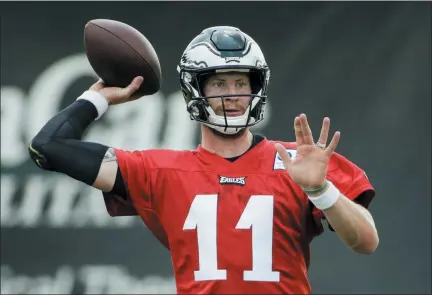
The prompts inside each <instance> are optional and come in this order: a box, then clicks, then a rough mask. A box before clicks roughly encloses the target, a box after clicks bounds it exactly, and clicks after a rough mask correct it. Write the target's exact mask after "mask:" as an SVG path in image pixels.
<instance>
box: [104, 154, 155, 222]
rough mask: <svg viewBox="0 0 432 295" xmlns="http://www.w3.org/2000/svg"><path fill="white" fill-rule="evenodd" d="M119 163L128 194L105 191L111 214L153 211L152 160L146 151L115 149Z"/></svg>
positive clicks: (125, 214)
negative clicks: (114, 193)
mask: <svg viewBox="0 0 432 295" xmlns="http://www.w3.org/2000/svg"><path fill="white" fill-rule="evenodd" d="M115 154H116V157H117V163H118V165H119V169H120V173H121V175H122V178H123V181H124V184H125V187H126V192H127V196H126V197H122V196H116V195H113V194H110V193H104V194H103V196H104V201H105V206H106V208H107V211H108V213H109V214H110V215H111V216H134V215H142V214H140V212H139V211H142V210H144V211H152V208H151V198H150V196H151V190H150V186H151V185H150V178H151V176H150V171H151V169H152V167H151V161H150V159H149V157H150V156H149V154H148V153H146V151H125V150H121V149H115Z"/></svg>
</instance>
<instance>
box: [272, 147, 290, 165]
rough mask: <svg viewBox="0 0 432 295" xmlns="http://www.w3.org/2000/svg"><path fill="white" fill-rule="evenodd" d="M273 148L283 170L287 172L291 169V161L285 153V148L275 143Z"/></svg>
mask: <svg viewBox="0 0 432 295" xmlns="http://www.w3.org/2000/svg"><path fill="white" fill-rule="evenodd" d="M275 148H276V151H277V153H278V154H279V156H280V157H281V159H282V162H283V164H284V167H285V170H289V169H290V168H291V161H292V160H291V157H290V155H289V154H288V152H287V151H286V149H285V147H284V146H283V145H281V144H280V143H276V144H275Z"/></svg>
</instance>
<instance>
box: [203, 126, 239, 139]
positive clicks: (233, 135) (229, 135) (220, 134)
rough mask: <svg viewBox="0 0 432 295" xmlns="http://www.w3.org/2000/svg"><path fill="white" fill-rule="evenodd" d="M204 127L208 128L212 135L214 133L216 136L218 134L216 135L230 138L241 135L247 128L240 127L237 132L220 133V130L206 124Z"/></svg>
mask: <svg viewBox="0 0 432 295" xmlns="http://www.w3.org/2000/svg"><path fill="white" fill-rule="evenodd" d="M204 127H205V128H208V129H210V131H211V132H212V133H213V134H214V135H216V136H218V137H220V138H230V139H235V138H239V137H242V136H243V135H244V134H245V133H246V132H247V128H242V129H241V130H240V131H239V132H237V133H234V134H226V133H222V132H220V131H217V130H215V129H213V128H211V127H208V126H206V125H204Z"/></svg>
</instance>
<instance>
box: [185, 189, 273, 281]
mask: <svg viewBox="0 0 432 295" xmlns="http://www.w3.org/2000/svg"><path fill="white" fill-rule="evenodd" d="M217 203H218V195H197V196H195V199H194V200H193V202H192V204H191V207H190V209H189V214H188V216H187V217H186V221H185V223H184V226H183V230H194V229H196V231H197V236H198V261H199V270H197V271H195V273H194V275H195V280H196V281H207V280H226V278H227V271H226V269H218V266H217V261H218V259H217V241H216V238H217V207H218V206H217ZM273 206H274V198H273V196H268V195H254V196H251V198H250V199H249V201H248V203H247V205H246V208H245V209H244V211H243V213H242V215H241V216H240V219H239V221H238V223H237V225H236V229H240V230H241V229H244V230H247V229H252V270H245V271H244V272H243V279H244V280H245V281H265V282H279V276H280V273H279V272H277V271H272V266H273V253H272V250H273Z"/></svg>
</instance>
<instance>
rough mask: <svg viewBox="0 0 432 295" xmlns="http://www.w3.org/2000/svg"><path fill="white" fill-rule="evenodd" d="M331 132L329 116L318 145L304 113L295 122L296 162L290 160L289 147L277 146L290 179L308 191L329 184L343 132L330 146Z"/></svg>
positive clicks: (336, 136)
mask: <svg viewBox="0 0 432 295" xmlns="http://www.w3.org/2000/svg"><path fill="white" fill-rule="evenodd" d="M329 129H330V119H329V118H327V117H326V118H324V120H323V124H322V128H321V134H320V137H319V139H318V142H317V143H316V144H315V143H314V139H313V136H312V131H311V129H310V127H309V123H308V121H307V117H306V115H305V114H301V115H300V116H298V117H296V118H295V119H294V131H295V137H296V143H297V154H296V157H295V159H294V160H292V159H291V158H290V156H289V155H288V153H287V151H286V149H285V147H283V146H282V145H281V144H279V143H277V144H276V145H275V147H276V150H277V152H278V154H279V155H280V156H281V158H282V161H283V164H284V167H285V169H286V171H287V172H288V174H289V176H290V177H291V178H292V180H294V182H296V183H297V184H298V185H300V186H301V187H303V188H304V189H307V190H315V189H318V188H320V187H321V186H322V185H323V184H324V183H325V179H326V175H327V167H328V162H329V160H330V156H331V155H332V154H333V152H334V151H335V149H336V146H337V145H338V143H339V138H340V132H339V131H337V132H335V134H334V135H333V138H332V140H331V142H330V144H329V145H328V147H326V144H327V138H328V133H329Z"/></svg>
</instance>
